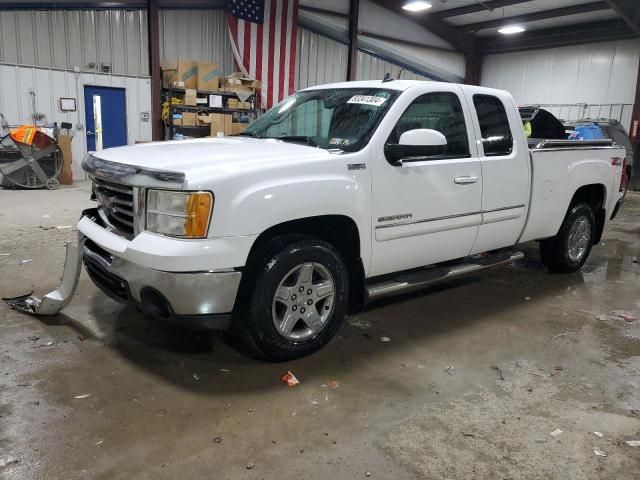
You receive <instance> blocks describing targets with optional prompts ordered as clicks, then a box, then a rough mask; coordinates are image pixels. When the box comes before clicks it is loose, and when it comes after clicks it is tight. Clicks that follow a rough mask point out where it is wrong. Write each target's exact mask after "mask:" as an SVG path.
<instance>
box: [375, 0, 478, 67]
mask: <svg viewBox="0 0 640 480" xmlns="http://www.w3.org/2000/svg"><path fill="white" fill-rule="evenodd" d="M373 1H374V2H375V3H377V4H378V5H381V6H383V7H384V8H386V9H387V10H390V11H392V12H394V13H397V14H398V15H400V16H401V17H403V18H406V19H407V20H409V21H412V22H414V23H417V24H418V25H420V26H421V27H422V28H424V29H426V30H428V31H429V32H431V33H433V34H434V35H437V36H438V37H440V38H441V39H443V40H444V41H445V42H449V43H450V44H451V45H453V47H454V48H455V49H456V50H458V51H459V52H461V53H464V54H465V55H469V54H471V53H472V52H473V46H474V43H475V38H474V37H473V36H472V35H469V34H468V33H466V32H463V31H461V30H458V29H457V28H455V27H454V26H452V25H450V24H448V23H447V22H445V21H443V20H440V19H439V18H435V17H434V16H433V15H432V14H430V13H426V14H409V13H408V12H407V11H406V10H403V9H402V2H398V1H396V0H373ZM425 47H428V45H425Z"/></svg>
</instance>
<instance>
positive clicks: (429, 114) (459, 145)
mask: <svg viewBox="0 0 640 480" xmlns="http://www.w3.org/2000/svg"><path fill="white" fill-rule="evenodd" d="M418 128H428V129H430V130H437V131H438V132H440V133H442V134H443V135H444V136H445V137H446V138H447V151H446V152H445V153H444V155H443V156H445V157H468V156H469V139H468V137H467V125H466V122H465V120H464V113H463V112H462V106H461V105H460V99H459V98H458V96H457V95H456V94H455V93H451V92H440V93H428V94H426V95H422V96H421V97H418V98H417V99H416V100H415V101H414V102H413V103H412V104H411V105H409V107H408V108H407V109H406V110H405V112H404V113H403V114H402V117H400V120H398V123H397V124H396V126H395V128H394V129H393V131H392V132H391V135H390V136H389V140H388V141H387V143H398V142H399V141H400V136H401V135H402V134H403V133H404V132H406V131H408V130H415V129H418Z"/></svg>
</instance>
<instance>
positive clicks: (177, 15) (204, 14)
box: [160, 10, 236, 75]
mask: <svg viewBox="0 0 640 480" xmlns="http://www.w3.org/2000/svg"><path fill="white" fill-rule="evenodd" d="M177 57H183V58H190V59H192V60H201V61H209V62H215V63H217V64H218V65H220V67H221V71H222V73H223V74H225V75H228V74H230V73H233V72H234V71H235V70H236V68H235V66H234V61H233V52H232V50H231V41H230V40H229V33H228V31H227V21H226V15H225V13H224V10H160V58H161V59H168V58H177Z"/></svg>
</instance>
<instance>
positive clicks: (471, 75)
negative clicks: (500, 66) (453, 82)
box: [464, 48, 484, 85]
mask: <svg viewBox="0 0 640 480" xmlns="http://www.w3.org/2000/svg"><path fill="white" fill-rule="evenodd" d="M465 60H466V62H465V67H466V68H465V75H464V83H466V84H467V85H480V81H481V79H482V62H483V60H484V55H482V54H481V53H480V52H479V50H478V49H476V48H473V49H472V51H471V53H468V54H467V55H465Z"/></svg>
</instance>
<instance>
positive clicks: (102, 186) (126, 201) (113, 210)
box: [91, 177, 137, 238]
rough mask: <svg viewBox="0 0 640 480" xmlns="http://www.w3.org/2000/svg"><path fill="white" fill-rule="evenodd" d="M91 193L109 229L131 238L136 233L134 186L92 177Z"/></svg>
mask: <svg viewBox="0 0 640 480" xmlns="http://www.w3.org/2000/svg"><path fill="white" fill-rule="evenodd" d="M91 180H92V181H93V193H94V194H95V196H96V201H97V202H98V212H99V213H100V216H101V217H102V219H103V220H104V221H105V222H106V223H107V224H108V226H109V227H110V228H111V230H114V231H115V232H116V233H118V234H120V235H122V236H124V237H127V238H131V237H133V236H134V235H135V234H136V233H137V228H136V222H135V218H136V216H135V213H134V199H135V198H136V195H135V193H137V192H134V188H133V187H130V186H127V185H122V184H119V183H115V182H112V181H108V180H104V179H102V178H98V177H92V178H91Z"/></svg>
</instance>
